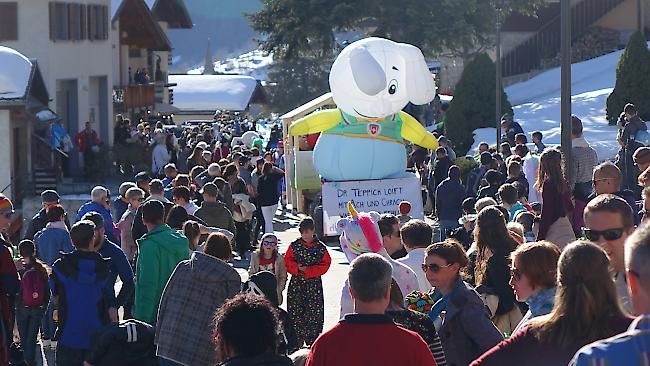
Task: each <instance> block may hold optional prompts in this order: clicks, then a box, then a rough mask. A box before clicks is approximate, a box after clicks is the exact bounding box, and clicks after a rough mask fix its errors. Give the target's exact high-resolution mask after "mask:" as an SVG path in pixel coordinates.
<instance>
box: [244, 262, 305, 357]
mask: <svg viewBox="0 0 650 366" xmlns="http://www.w3.org/2000/svg"><path fill="white" fill-rule="evenodd" d="M285 280H286V279H285ZM252 283H254V284H255V286H256V287H257V288H253V286H252V285H251V284H252ZM276 288H277V282H276V279H275V275H274V274H273V273H272V272H270V271H261V272H257V273H255V274H252V275H251V276H250V279H249V280H248V282H245V283H244V285H243V286H242V292H252V293H254V294H256V295H264V297H266V299H267V300H269V301H270V302H271V304H273V306H275V309H276V310H277V311H278V313H279V315H280V323H281V324H280V329H281V334H279V335H278V337H279V342H278V353H279V354H290V353H293V352H295V351H297V350H298V349H299V348H300V345H299V344H298V335H297V334H296V330H295V328H294V327H293V322H292V321H291V318H290V317H289V313H287V311H286V310H284V309H282V308H280V303H279V302H278V297H277V296H275V290H276ZM257 289H259V291H261V292H262V294H260V293H258V291H257Z"/></svg>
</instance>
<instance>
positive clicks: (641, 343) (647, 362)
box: [569, 315, 650, 366]
mask: <svg viewBox="0 0 650 366" xmlns="http://www.w3.org/2000/svg"><path fill="white" fill-rule="evenodd" d="M569 365H570V366H619V365H620V366H629V365H639V366H650V315H643V316H640V317H638V318H636V319H635V320H634V321H633V322H632V324H630V328H629V329H628V331H627V332H624V333H621V334H619V335H616V336H614V337H611V338H609V339H605V340H602V341H598V342H594V343H592V344H589V345H586V346H584V347H582V349H580V350H579V351H578V352H577V353H576V354H575V356H573V360H571V363H570V364H569Z"/></svg>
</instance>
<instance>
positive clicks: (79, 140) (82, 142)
mask: <svg viewBox="0 0 650 366" xmlns="http://www.w3.org/2000/svg"><path fill="white" fill-rule="evenodd" d="M92 131H93V132H92V139H93V143H94V144H95V145H99V144H100V143H101V141H100V140H99V137H97V132H95V130H92ZM87 136H88V135H86V129H83V130H82V131H81V132H79V133H78V134H77V135H76V136H75V137H74V142H75V143H76V144H77V146H79V151H81V152H82V153H85V152H86V150H87V149H88V139H87Z"/></svg>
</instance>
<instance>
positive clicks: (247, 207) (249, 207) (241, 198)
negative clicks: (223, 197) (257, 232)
mask: <svg viewBox="0 0 650 366" xmlns="http://www.w3.org/2000/svg"><path fill="white" fill-rule="evenodd" d="M232 200H233V202H234V204H235V206H238V207H239V210H240V211H241V213H239V212H237V210H234V211H233V212H232V218H233V219H234V220H235V221H237V222H246V221H248V220H250V219H252V218H253V213H255V205H254V204H252V203H251V202H250V200H249V198H248V195H246V194H244V193H237V194H233V195H232Z"/></svg>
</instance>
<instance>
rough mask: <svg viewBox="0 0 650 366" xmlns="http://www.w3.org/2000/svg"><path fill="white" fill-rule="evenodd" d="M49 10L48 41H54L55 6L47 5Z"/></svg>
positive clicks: (53, 4)
mask: <svg viewBox="0 0 650 366" xmlns="http://www.w3.org/2000/svg"><path fill="white" fill-rule="evenodd" d="M49 8H50V39H51V40H52V41H54V40H55V39H56V20H55V19H56V4H55V3H49Z"/></svg>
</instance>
